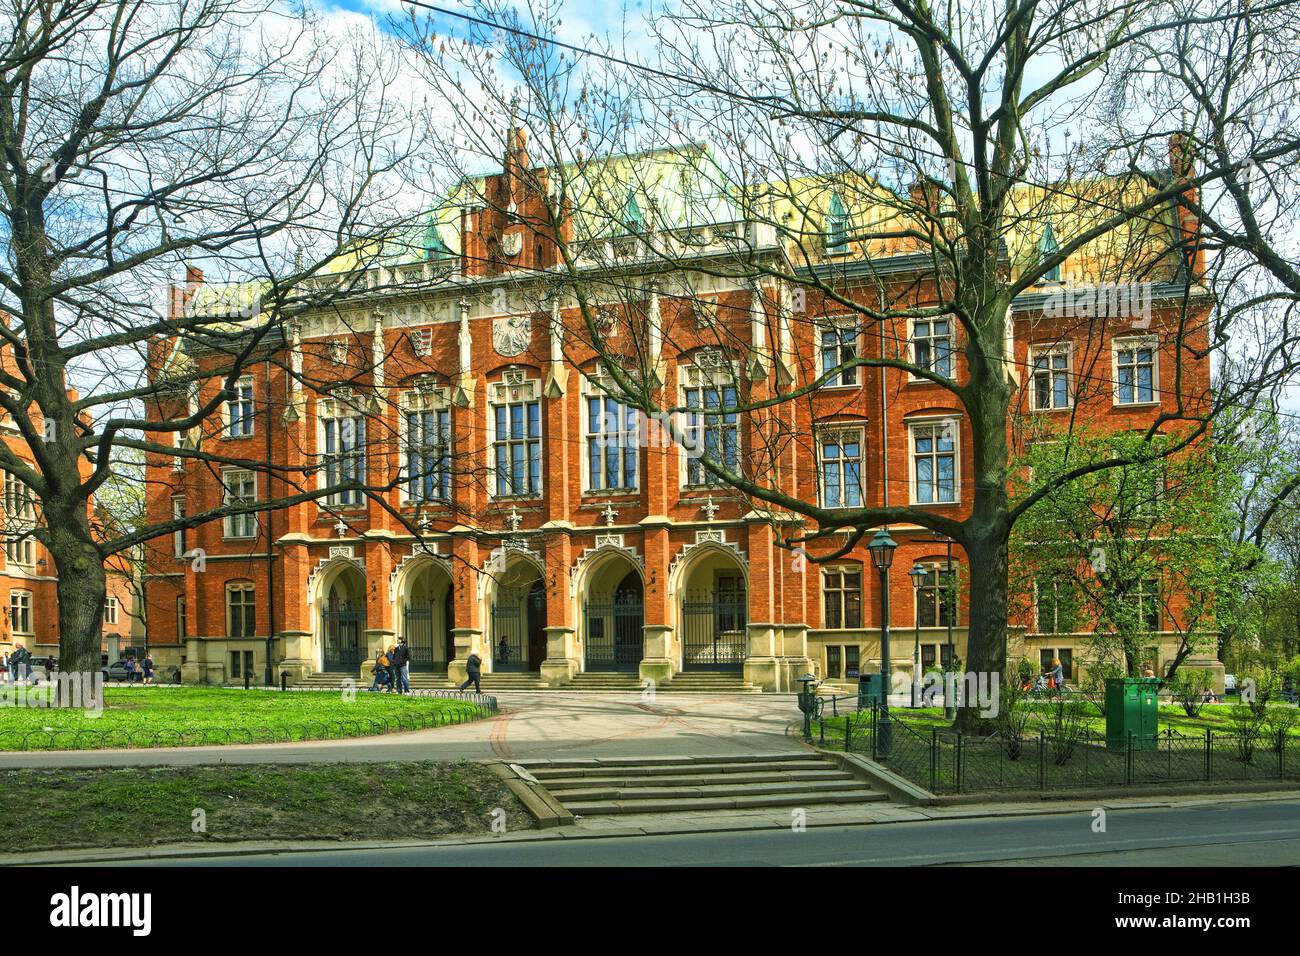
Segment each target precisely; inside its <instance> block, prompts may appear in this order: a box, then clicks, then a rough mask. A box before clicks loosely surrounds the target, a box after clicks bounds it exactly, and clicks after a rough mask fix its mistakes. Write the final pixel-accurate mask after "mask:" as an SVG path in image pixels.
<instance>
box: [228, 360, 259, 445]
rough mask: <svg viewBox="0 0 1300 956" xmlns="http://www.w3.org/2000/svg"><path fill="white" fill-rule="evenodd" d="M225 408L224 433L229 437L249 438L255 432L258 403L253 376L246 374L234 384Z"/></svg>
mask: <svg viewBox="0 0 1300 956" xmlns="http://www.w3.org/2000/svg"><path fill="white" fill-rule="evenodd" d="M222 408H223V410H224V415H223V422H222V425H223V427H222V434H223V435H225V437H227V438H248V437H250V436H251V435H252V434H253V432H254V426H255V422H256V419H257V403H256V396H255V393H254V389H253V376H251V375H245V376H244V377H243V378H241V379H239V380H238V381H236V382H235V384H234V389H233V391H232V392H231V394H230V395H229V396H227V397H226V401H225V402H223V403H222Z"/></svg>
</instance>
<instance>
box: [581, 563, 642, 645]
mask: <svg viewBox="0 0 1300 956" xmlns="http://www.w3.org/2000/svg"><path fill="white" fill-rule="evenodd" d="M583 592H584V593H583V605H582V620H583V650H584V654H583V657H584V664H583V669H584V670H588V671H636V670H637V669H638V668H639V666H640V664H641V658H642V657H643V656H644V655H645V599H644V588H643V586H642V583H641V574H640V572H639V571H638V570H637V569H636V568H635V567H634V566H633V565H632V563H631V562H630V561H628V560H627V559H626V558H624V557H621V556H616V557H612V558H610V559H609V560H607V561H605V562H603V563H601V564H599V565H597V566H596V567H594V568H593V569H592V570H591V571H590V572H589V573H588V580H587V582H586V586H585V587H584V588H583Z"/></svg>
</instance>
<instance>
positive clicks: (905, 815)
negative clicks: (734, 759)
mask: <svg viewBox="0 0 1300 956" xmlns="http://www.w3.org/2000/svg"><path fill="white" fill-rule="evenodd" d="M1295 799H1296V793H1295V791H1286V792H1266V793H1252V794H1211V795H1206V794H1188V795H1185V796H1178V797H1169V798H1163V799H1161V798H1151V797H1145V798H1143V797H1134V798H1132V799H1122V798H1111V799H1105V800H1092V801H1086V800H1076V801H1068V802H1061V803H1051V804H1047V805H1044V803H1043V802H1042V801H1034V802H1025V803H998V804H965V805H961V806H948V807H903V806H898V805H894V804H869V805H865V806H863V805H853V806H844V807H836V806H825V807H811V808H809V809H808V810H807V811H806V817H805V820H804V825H806V826H808V827H837V826H838V827H843V826H869V825H876V824H889V823H922V822H925V821H927V820H935V821H942V820H962V819H971V818H980V817H983V818H996V817H1026V816H1043V815H1049V814H1050V815H1061V814H1072V813H1078V814H1091V813H1092V812H1093V811H1094V810H1095V809H1097V808H1098V807H1101V808H1104V809H1106V810H1143V809H1156V808H1172V807H1195V806H1220V807H1221V806H1225V805H1229V804H1239V803H1257V802H1264V801H1273V800H1295ZM793 823H794V818H793V812H792V808H789V807H783V808H779V809H772V810H739V811H723V812H719V811H710V812H700V813H675V814H635V815H624V816H619V817H612V818H611V817H591V818H586V819H579V820H578V821H577V822H576V823H574V824H573V825H572V826H568V827H558V828H554V829H549V830H520V831H516V832H514V833H502V834H496V835H491V836H464V837H450V838H447V839H443V840H433V841H421V840H400V841H386V842H384V841H381V842H373V843H339V842H333V841H301V842H271V841H260V842H231V843H225V842H218V841H208V842H203V843H197V842H196V843H173V844H165V845H159V846H154V847H98V848H92V849H77V850H28V851H25V852H22V853H6V854H0V866H59V865H72V866H76V865H82V864H90V863H104V864H109V865H111V864H114V863H129V862H131V861H135V860H167V859H175V860H195V859H203V858H204V857H231V856H266V855H272V854H276V853H311V852H338V851H339V850H340V849H343V850H346V849H398V848H410V847H440V846H473V845H477V844H488V843H512V842H516V843H517V842H531V841H537V840H583V839H607V838H634V837H642V836H658V835H671V834H688V833H689V834H699V833H723V832H728V831H739V830H779V829H788V828H790V827H791V826H792V825H793Z"/></svg>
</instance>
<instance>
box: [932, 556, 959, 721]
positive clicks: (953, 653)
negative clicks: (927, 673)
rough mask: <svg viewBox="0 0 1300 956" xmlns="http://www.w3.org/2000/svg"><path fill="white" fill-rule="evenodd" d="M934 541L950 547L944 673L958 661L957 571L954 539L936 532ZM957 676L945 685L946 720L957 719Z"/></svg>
mask: <svg viewBox="0 0 1300 956" xmlns="http://www.w3.org/2000/svg"><path fill="white" fill-rule="evenodd" d="M934 539H935V540H936V541H942V542H943V543H944V544H946V545H947V546H948V562H947V564H945V565H944V571H943V606H944V610H946V611H947V612H948V663H947V664H945V665H944V668H943V669H944V673H947V672H948V668H950V667H952V662H953V661H955V660H956V659H957V650H956V648H955V647H953V644H952V627H953V621H955V620H956V619H957V594H956V588H957V569H956V568H955V567H954V566H953V563H952V538H950V537H948V536H947V535H946V534H940V533H939V532H938V531H935V532H934ZM956 687H957V684H956V675H955V674H954V675H953V682H952V684H951V685H949V683H948V682H947V681H945V682H944V685H943V717H944V720H955V719H956V718H957V700H956V695H955V694H950V693H948V691H949V690H956Z"/></svg>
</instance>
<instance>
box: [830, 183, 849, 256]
mask: <svg viewBox="0 0 1300 956" xmlns="http://www.w3.org/2000/svg"><path fill="white" fill-rule="evenodd" d="M848 251H849V211H848V209H846V208H845V206H844V200H843V199H841V198H840V194H839V193H834V194H833V195H832V196H831V203H830V206H829V207H827V210H826V254H827V255H831V256H842V255H846V254H847V253H848Z"/></svg>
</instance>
